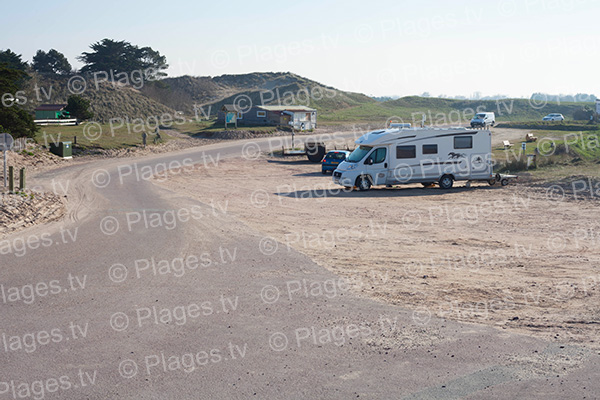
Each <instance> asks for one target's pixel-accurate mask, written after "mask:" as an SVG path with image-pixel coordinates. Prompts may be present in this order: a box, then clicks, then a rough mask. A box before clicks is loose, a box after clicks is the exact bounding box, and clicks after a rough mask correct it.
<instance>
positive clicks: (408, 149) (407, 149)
mask: <svg viewBox="0 0 600 400" xmlns="http://www.w3.org/2000/svg"><path fill="white" fill-rule="evenodd" d="M416 157H417V146H396V158H416Z"/></svg>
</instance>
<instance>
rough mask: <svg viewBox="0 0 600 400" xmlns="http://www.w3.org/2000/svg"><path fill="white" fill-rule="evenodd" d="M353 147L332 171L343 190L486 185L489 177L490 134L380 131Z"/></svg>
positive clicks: (419, 129)
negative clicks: (469, 183)
mask: <svg viewBox="0 0 600 400" xmlns="http://www.w3.org/2000/svg"><path fill="white" fill-rule="evenodd" d="M355 143H356V144H357V145H358V147H357V148H356V149H355V150H354V151H353V152H352V154H350V156H349V157H348V158H347V159H346V160H345V161H344V162H342V163H341V164H340V165H338V167H337V168H336V170H335V171H334V172H333V181H334V183H336V184H339V185H342V186H345V187H357V188H358V189H359V190H369V189H370V188H371V186H379V185H398V184H407V183H422V184H423V186H429V185H432V184H434V183H438V184H439V186H440V188H442V189H449V188H451V187H452V185H453V183H454V181H459V180H463V181H465V180H466V181H476V180H481V181H488V182H491V181H493V179H494V176H493V173H492V134H491V133H490V131H488V130H472V129H467V128H452V129H433V128H410V129H386V130H380V131H373V132H369V133H366V134H365V135H363V136H361V137H360V138H359V139H358V140H357V141H356V142H355Z"/></svg>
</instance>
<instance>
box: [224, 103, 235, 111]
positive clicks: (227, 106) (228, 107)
mask: <svg viewBox="0 0 600 400" xmlns="http://www.w3.org/2000/svg"><path fill="white" fill-rule="evenodd" d="M221 111H228V112H237V107H236V106H234V105H233V104H223V107H221Z"/></svg>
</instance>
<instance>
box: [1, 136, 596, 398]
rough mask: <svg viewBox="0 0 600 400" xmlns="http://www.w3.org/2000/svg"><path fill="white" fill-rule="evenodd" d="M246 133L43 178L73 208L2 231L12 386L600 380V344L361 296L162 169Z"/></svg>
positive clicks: (544, 390) (416, 394)
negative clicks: (174, 188)
mask: <svg viewBox="0 0 600 400" xmlns="http://www.w3.org/2000/svg"><path fill="white" fill-rule="evenodd" d="M247 143H248V141H241V142H234V143H224V144H219V145H213V146H208V147H203V148H197V149H190V150H186V151H182V152H179V153H171V154H164V155H158V156H152V157H145V158H124V159H117V160H114V159H108V160H98V161H94V162H90V163H87V164H84V165H74V166H71V167H67V168H63V169H60V170H55V171H52V172H48V173H45V174H41V175H38V176H36V177H33V179H32V184H34V185H41V186H44V187H46V188H54V189H55V190H57V191H58V192H60V191H62V190H64V191H65V194H66V195H67V196H68V204H69V213H68V216H67V218H66V219H65V220H64V221H62V222H60V223H54V224H51V225H46V226H39V227H35V228H33V229H29V230H26V231H22V232H19V233H17V234H15V235H13V236H10V237H9V238H7V240H8V242H6V241H5V242H3V247H2V248H0V254H1V255H0V266H1V267H0V283H1V284H2V285H3V286H2V288H1V289H2V292H1V293H0V295H1V296H0V310H1V311H0V315H1V321H2V325H1V326H0V333H1V334H2V337H1V338H0V360H1V361H0V399H20V398H33V399H42V398H66V399H82V398H87V399H107V398H111V399H112V398H125V399H205V398H219V399H222V398H278V399H279V398H285V399H288V398H290V399H296V398H340V399H348V398H386V399H392V398H393V399H399V398H409V399H417V398H422V399H429V398H440V399H456V398H473V399H475V398H477V399H479V398H506V399H509V398H546V399H547V398H561V399H566V398H569V399H575V398H597V397H598V396H599V393H600V380H598V379H597V378H596V377H597V371H598V367H599V366H600V363H599V358H598V354H597V353H596V352H595V351H591V350H588V349H584V348H578V347H573V346H561V344H560V343H559V342H557V343H547V342H544V341H541V340H538V339H534V338H530V337H527V336H520V335H515V334H509V333H506V332H505V331H502V330H496V329H492V328H486V327H480V326H476V325H467V324H461V323H457V322H451V321H446V320H442V319H437V318H435V317H432V316H431V314H429V313H428V312H427V310H408V309H403V308H401V307H398V306H391V305H386V304H381V303H379V302H376V301H373V300H368V299H364V298H360V297H358V296H356V295H355V294H353V293H352V292H349V291H348V290H347V287H346V283H345V282H343V281H340V280H339V279H338V278H337V277H336V276H334V275H332V274H331V273H329V272H328V271H326V270H324V269H323V268H321V267H319V266H318V265H316V264H315V263H313V262H312V261H311V260H310V259H308V258H307V257H305V256H303V255H302V254H299V253H297V252H295V251H290V250H288V249H287V248H286V247H284V246H282V245H281V244H277V243H276V242H273V241H272V240H270V239H269V238H265V237H263V235H262V234H261V232H258V231H255V230H253V229H250V228H249V227H247V226H245V225H243V224H242V223H240V222H239V221H237V220H236V219H235V217H234V216H232V215H228V214H227V212H226V204H216V203H213V204H202V203H199V202H197V201H195V200H194V199H189V198H186V197H183V196H180V195H178V194H177V193H172V192H169V191H167V190H165V189H162V188H160V187H158V186H156V185H154V184H153V183H152V181H151V180H150V179H149V176H150V173H152V174H159V176H160V174H161V173H162V170H163V166H167V167H169V166H170V167H177V165H178V164H181V165H183V166H184V167H185V168H194V166H193V163H208V165H213V168H214V170H212V169H211V170H210V173H217V174H218V173H219V167H218V163H219V161H218V160H225V159H226V158H227V157H240V156H241V155H242V154H245V155H246V156H247V157H252V156H253V155H254V151H255V150H256V148H257V146H258V147H260V148H262V149H265V146H267V142H266V140H260V141H257V142H256V145H248V144H247ZM211 163H212V164H211ZM247 173H252V171H247ZM223 184H227V182H226V180H224V182H223ZM210 189H211V188H210V187H207V188H206V190H207V191H210ZM250 206H251V205H249V207H250ZM265 218H269V215H268V211H266V212H265ZM307 223H310V222H307ZM7 243H8V247H7ZM381 251H385V249H381Z"/></svg>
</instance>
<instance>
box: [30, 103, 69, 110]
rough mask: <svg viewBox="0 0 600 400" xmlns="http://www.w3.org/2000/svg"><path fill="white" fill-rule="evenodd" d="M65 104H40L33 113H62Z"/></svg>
mask: <svg viewBox="0 0 600 400" xmlns="http://www.w3.org/2000/svg"><path fill="white" fill-rule="evenodd" d="M66 106H67V105H66V104H40V105H39V106H37V108H36V109H35V111H62V110H63V109H64V108H65V107H66Z"/></svg>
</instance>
